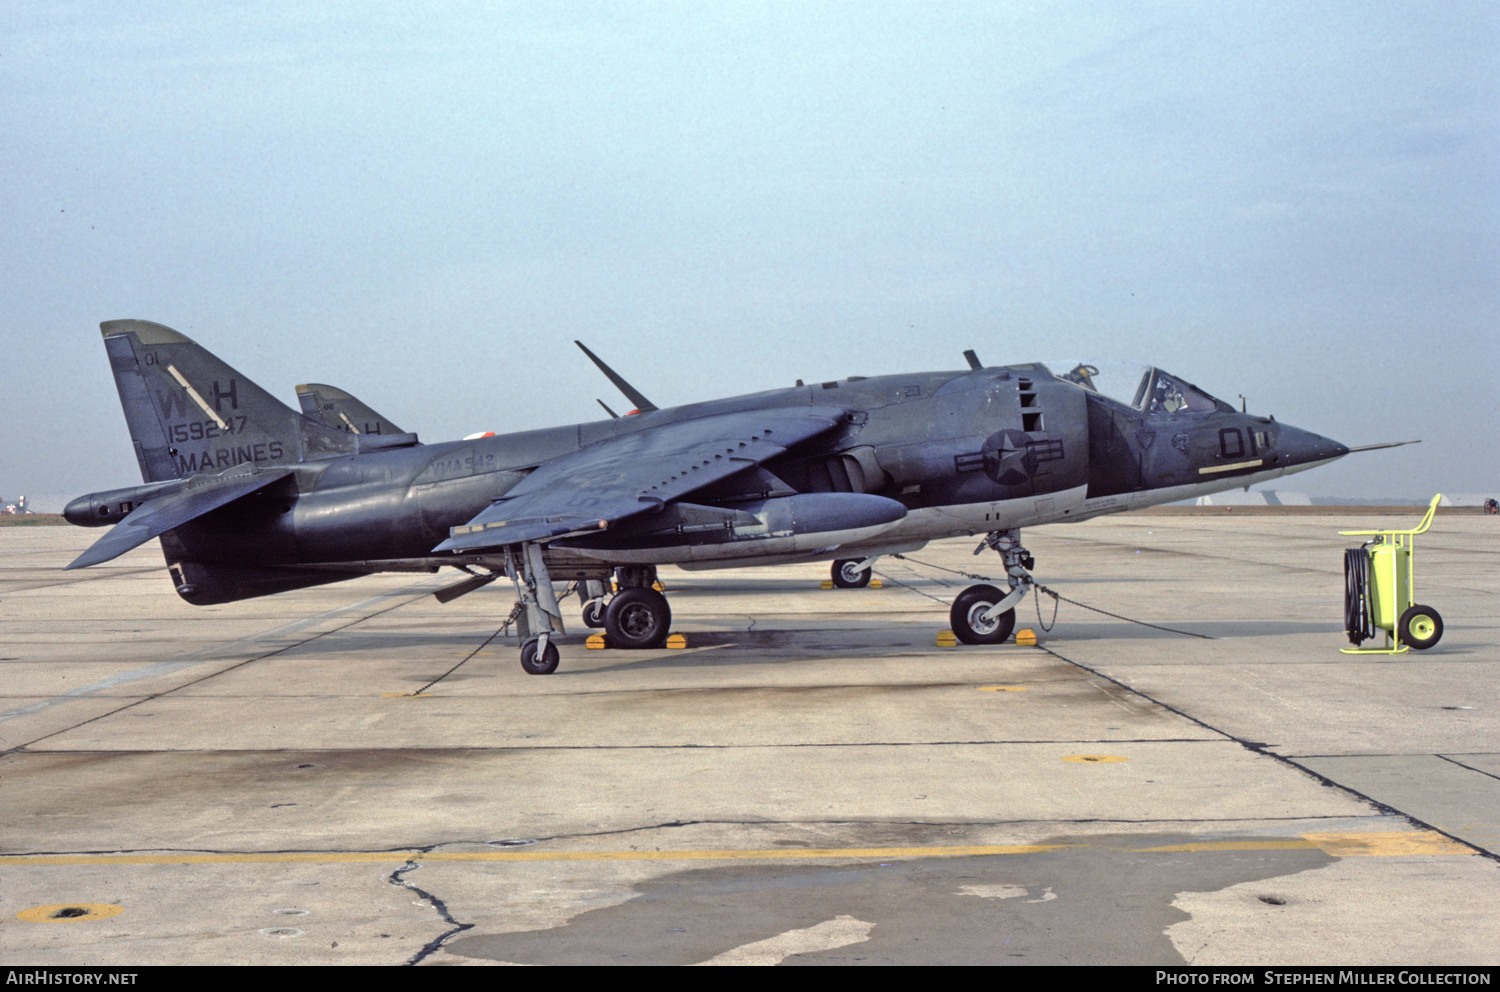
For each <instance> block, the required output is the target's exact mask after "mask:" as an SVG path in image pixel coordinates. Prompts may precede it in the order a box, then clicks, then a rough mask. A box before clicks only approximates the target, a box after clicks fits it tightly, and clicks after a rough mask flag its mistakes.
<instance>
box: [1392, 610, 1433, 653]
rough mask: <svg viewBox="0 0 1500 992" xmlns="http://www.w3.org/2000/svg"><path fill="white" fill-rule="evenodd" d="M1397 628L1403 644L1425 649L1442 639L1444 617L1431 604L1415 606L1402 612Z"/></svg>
mask: <svg viewBox="0 0 1500 992" xmlns="http://www.w3.org/2000/svg"><path fill="white" fill-rule="evenodd" d="M1396 630H1397V631H1398V633H1399V637H1400V639H1401V643H1402V644H1408V645H1410V646H1411V647H1414V648H1416V649H1417V650H1418V651H1425V650H1427V649H1428V648H1430V647H1432V646H1433V645H1434V644H1436V643H1437V642H1438V641H1439V640H1441V639H1442V637H1443V618H1442V617H1440V616H1438V611H1437V610H1434V609H1433V608H1432V607H1430V606H1413V607H1412V608H1411V609H1409V610H1407V611H1406V612H1405V613H1403V614H1401V622H1400V623H1399V624H1397V626H1396Z"/></svg>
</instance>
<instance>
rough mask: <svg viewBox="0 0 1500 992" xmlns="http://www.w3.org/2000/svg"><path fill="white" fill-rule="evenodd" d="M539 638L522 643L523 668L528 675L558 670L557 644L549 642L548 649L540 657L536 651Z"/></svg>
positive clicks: (547, 673)
mask: <svg viewBox="0 0 1500 992" xmlns="http://www.w3.org/2000/svg"><path fill="white" fill-rule="evenodd" d="M536 645H537V638H535V637H533V638H532V639H531V640H529V641H527V642H526V643H525V644H522V645H521V668H522V669H523V670H525V672H526V674H527V675H551V674H552V673H553V672H555V671H557V645H556V644H553V643H552V642H551V641H548V642H547V650H545V651H543V652H542V656H541V657H540V658H538V657H537V653H536Z"/></svg>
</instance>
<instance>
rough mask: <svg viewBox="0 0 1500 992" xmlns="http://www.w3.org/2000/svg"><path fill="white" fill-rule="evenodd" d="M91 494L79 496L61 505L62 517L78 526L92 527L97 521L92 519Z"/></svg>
mask: <svg viewBox="0 0 1500 992" xmlns="http://www.w3.org/2000/svg"><path fill="white" fill-rule="evenodd" d="M93 499H94V497H93V494H92V493H90V494H89V495H88V496H80V497H78V498H77V499H75V500H73V501H72V502H71V503H69V504H68V505H67V506H65V507H63V519H64V520H66V521H67V522H68V523H70V524H76V525H78V526H79V527H92V526H94V525H95V524H97V523H98V522H99V521H97V520H95V519H94V507H93Z"/></svg>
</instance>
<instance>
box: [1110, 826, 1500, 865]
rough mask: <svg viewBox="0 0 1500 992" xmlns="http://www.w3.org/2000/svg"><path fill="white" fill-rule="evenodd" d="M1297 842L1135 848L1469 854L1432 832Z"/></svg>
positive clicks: (1345, 835) (1343, 855) (1309, 837)
mask: <svg viewBox="0 0 1500 992" xmlns="http://www.w3.org/2000/svg"><path fill="white" fill-rule="evenodd" d="M1299 836H1300V837H1301V838H1302V839H1301V840H1224V841H1194V842H1191V843H1187V844H1170V845H1167V846H1165V847H1137V848H1132V850H1136V851H1161V852H1174V851H1276V850H1287V851H1291V850H1299V849H1300V850H1310V849H1313V848H1316V849H1318V850H1321V851H1323V852H1325V853H1327V854H1331V855H1333V856H1334V857H1337V858H1358V857H1373V856H1390V855H1402V854H1473V853H1474V852H1473V851H1472V850H1470V849H1469V848H1468V847H1466V846H1465V845H1463V844H1460V843H1458V842H1457V841H1455V840H1453V839H1451V838H1449V837H1444V836H1443V835H1442V834H1440V833H1438V832H1437V831H1435V830H1403V831H1380V832H1376V833H1331V834H1300V835H1299Z"/></svg>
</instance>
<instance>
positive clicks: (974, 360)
mask: <svg viewBox="0 0 1500 992" xmlns="http://www.w3.org/2000/svg"><path fill="white" fill-rule="evenodd" d="M964 357H965V358H967V359H968V360H969V368H971V369H982V368H984V363H983V362H981V361H980V360H979V356H978V355H976V354H974V349H973V348H970V349H969V350H968V351H966V352H964Z"/></svg>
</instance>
